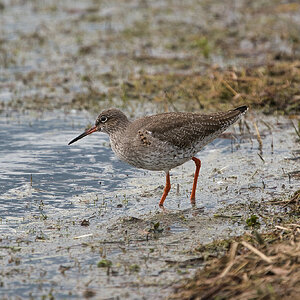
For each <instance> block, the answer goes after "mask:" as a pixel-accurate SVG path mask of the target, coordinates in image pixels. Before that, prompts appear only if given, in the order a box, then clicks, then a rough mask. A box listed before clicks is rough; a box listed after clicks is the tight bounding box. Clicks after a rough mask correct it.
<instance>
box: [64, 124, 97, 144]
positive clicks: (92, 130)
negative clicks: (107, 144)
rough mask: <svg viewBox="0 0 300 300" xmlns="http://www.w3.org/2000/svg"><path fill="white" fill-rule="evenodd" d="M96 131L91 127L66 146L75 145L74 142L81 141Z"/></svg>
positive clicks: (95, 128)
mask: <svg viewBox="0 0 300 300" xmlns="http://www.w3.org/2000/svg"><path fill="white" fill-rule="evenodd" d="M96 131H98V129H97V127H96V126H93V127H92V128H90V129H88V130H87V131H85V132H84V133H82V134H81V135H79V136H78V137H76V138H75V139H73V140H72V141H71V142H70V143H69V144H68V145H71V144H73V143H75V142H76V141H78V140H80V139H82V138H83V137H85V136H87V135H89V134H91V133H93V132H96Z"/></svg>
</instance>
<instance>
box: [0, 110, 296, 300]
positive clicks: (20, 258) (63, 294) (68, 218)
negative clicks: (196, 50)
mask: <svg viewBox="0 0 300 300" xmlns="http://www.w3.org/2000/svg"><path fill="white" fill-rule="evenodd" d="M253 117H254V120H256V122H257V124H258V127H259V130H260V134H261V136H262V140H263V151H262V154H261V157H262V158H260V156H259V155H258V153H259V150H258V142H257V140H256V138H255V135H254V133H255V131H254V129H253V125H252V122H251V120H250V118H249V119H246V120H247V123H248V125H249V126H250V132H246V131H245V126H244V127H243V126H242V127H243V128H244V130H243V132H242V133H240V130H239V126H238V125H235V126H234V127H232V128H231V129H230V130H229V132H232V133H233V135H234V137H235V138H234V139H229V138H219V139H217V140H215V141H214V142H213V143H211V144H210V145H208V146H207V147H206V148H205V149H204V150H203V151H202V152H201V153H200V154H199V157H200V158H201V160H202V168H201V172H200V177H199V185H198V189H197V206H198V207H199V208H200V209H198V210H197V209H191V208H190V203H189V194H190V190H191V187H192V182H193V172H194V164H193V162H188V163H186V164H184V165H183V166H181V167H178V168H176V169H174V170H172V172H171V174H172V176H171V184H172V189H171V192H170V194H169V196H168V198H167V200H166V202H165V206H166V208H167V209H168V210H169V214H166V215H164V214H162V213H161V212H160V210H159V208H158V206H157V204H158V201H159V199H160V196H161V193H162V190H163V185H164V180H165V178H164V174H163V173H162V172H148V171H144V170H137V169H135V168H133V167H131V166H129V165H127V164H125V163H123V162H121V161H119V160H118V159H117V158H116V157H115V156H114V154H113V153H112V151H111V149H110V147H109V140H108V137H107V136H106V135H104V134H98V133H96V134H93V135H91V136H89V137H85V138H84V139H82V140H80V141H78V142H77V143H75V144H73V145H71V146H68V145H67V143H68V142H69V141H70V140H71V139H72V138H74V137H75V136H77V135H78V134H79V133H81V132H82V131H83V130H84V128H85V127H86V125H87V124H89V123H92V122H93V119H94V118H95V116H91V115H89V114H88V113H84V112H80V113H79V112H75V111H74V112H71V113H70V114H68V115H64V114H63V113H61V112H53V113H46V114H43V115H18V114H14V113H12V114H10V115H9V116H5V115H1V117H0V127H1V128H2V129H4V130H1V133H0V135H1V136H0V140H1V145H0V153H1V157H0V163H1V170H0V215H1V224H0V234H1V248H0V257H1V258H2V259H1V260H0V265H1V269H2V271H1V272H2V282H3V286H2V287H1V290H0V292H1V293H2V294H3V295H6V296H7V297H9V296H20V297H29V296H30V295H32V296H33V297H37V296H38V297H40V295H48V294H51V293H52V292H53V294H54V295H55V297H56V298H80V297H82V295H83V293H84V292H85V291H86V290H87V289H92V290H93V291H94V292H96V294H98V296H99V295H100V294H101V296H103V298H104V299H106V298H109V297H116V296H120V297H125V296H126V297H128V298H130V299H135V298H139V297H141V295H145V297H148V298H149V297H156V298H159V297H163V296H164V295H165V294H167V293H168V291H169V290H168V288H167V286H168V284H169V283H171V282H173V281H174V280H177V279H178V278H180V276H183V275H184V274H185V272H189V273H190V272H193V270H195V268H196V267H197V266H199V264H196V265H195V266H190V267H188V269H185V271H184V272H182V275H179V273H178V268H181V267H178V262H180V261H182V263H183V264H184V261H186V260H187V259H190V258H194V257H195V255H191V254H190V253H189V252H187V249H193V247H196V246H197V245H199V244H201V243H207V242H211V241H213V240H214V239H216V238H222V237H224V236H225V237H226V236H229V235H235V234H241V233H242V232H244V230H245V228H244V223H243V222H235V223H234V224H233V223H232V222H228V221H226V220H225V221H224V220H221V221H219V220H216V219H213V218H212V216H213V215H214V214H215V213H218V210H219V209H222V208H224V207H226V206H227V205H228V204H237V203H244V204H247V205H250V204H251V202H252V201H262V200H263V201H266V200H270V199H273V198H274V197H280V196H281V195H282V194H283V193H284V194H286V193H289V192H293V191H295V190H296V189H297V188H299V180H296V179H294V178H291V177H289V176H288V173H289V172H292V171H295V170H297V166H296V165H295V161H294V160H291V159H290V158H294V157H295V154H294V153H295V152H294V150H296V149H297V140H296V135H295V133H294V129H293V127H292V126H291V121H290V120H289V119H285V118H280V119H275V118H266V117H264V121H265V122H267V124H268V126H269V127H270V128H272V129H271V130H269V129H268V128H267V126H265V125H264V123H262V122H261V121H259V120H260V119H261V118H256V117H255V116H253ZM226 137H228V135H226ZM272 144H273V146H271V145H272ZM262 159H263V160H264V161H263V160H262ZM31 179H32V180H31ZM227 213H228V214H233V212H231V211H230V210H228V211H227ZM237 213H238V215H239V216H243V215H244V214H245V211H238V212H237ZM83 220H88V221H89V226H81V222H82V221H83ZM155 222H160V226H161V227H162V229H163V232H162V233H159V232H158V234H157V236H156V237H155V238H150V240H148V238H146V235H145V231H147V230H149V228H152V226H153V223H155ZM151 224H152V225H151ZM151 249H152V250H151ZM103 258H108V259H110V260H111V261H112V264H113V265H112V269H110V268H109V269H107V268H104V269H103V268H97V262H98V261H99V260H101V259H103ZM169 261H176V262H177V265H176V266H173V265H172V264H171V265H170V262H169ZM132 265H138V266H139V270H138V271H137V272H135V271H134V267H132ZM179 265H180V264H179ZM21 279H22V281H20V280H21ZM100 283H101V284H100ZM136 286H138V287H139V288H138V289H136V288H135V287H136ZM74 287H75V288H74ZM162 287H163V291H162V290H161V289H162ZM99 293H100V294H99Z"/></svg>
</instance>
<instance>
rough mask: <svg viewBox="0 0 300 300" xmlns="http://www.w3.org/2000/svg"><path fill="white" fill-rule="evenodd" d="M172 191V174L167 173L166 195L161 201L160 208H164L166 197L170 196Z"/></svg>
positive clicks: (164, 194)
mask: <svg viewBox="0 0 300 300" xmlns="http://www.w3.org/2000/svg"><path fill="white" fill-rule="evenodd" d="M170 189H171V182H170V174H169V172H166V186H165V189H164V193H163V195H162V197H161V199H160V201H159V207H160V208H164V201H165V200H166V197H167V196H168V193H169V191H170Z"/></svg>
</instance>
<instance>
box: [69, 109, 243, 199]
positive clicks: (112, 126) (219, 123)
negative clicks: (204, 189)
mask: <svg viewBox="0 0 300 300" xmlns="http://www.w3.org/2000/svg"><path fill="white" fill-rule="evenodd" d="M246 110H247V107H246V106H241V107H238V108H236V109H233V110H229V111H227V112H219V113H213V114H200V113H187V112H170V113H162V114H157V115H152V116H146V117H143V118H140V119H137V120H135V121H129V120H128V119H127V117H126V116H125V114H124V113H123V112H121V111H120V110H118V109H115V108H111V109H107V110H104V111H103V112H102V113H101V114H100V115H99V116H98V118H97V120H96V123H95V126H94V127H92V128H91V129H90V130H88V131H86V132H85V133H83V134H82V135H80V136H78V137H77V138H75V139H74V140H72V141H71V142H70V143H69V144H71V143H73V142H75V141H77V140H78V139H80V138H82V137H84V136H86V135H88V134H90V133H93V132H95V131H101V132H105V133H107V134H108V135H109V138H110V142H111V147H112V150H113V151H114V153H115V154H116V155H117V156H118V157H119V158H120V159H121V160H123V161H125V162H127V163H129V164H131V165H133V166H135V167H137V168H142V169H147V170H153V171H160V170H162V171H165V172H166V174H167V176H169V170H171V169H172V168H175V167H177V166H179V165H181V164H183V163H185V162H186V161H188V160H190V159H193V160H194V161H195V163H196V166H197V163H198V162H196V161H199V164H200V160H198V159H196V158H195V159H194V158H193V157H194V156H195V155H196V154H197V153H198V152H199V151H200V150H201V149H202V148H203V147H204V146H205V145H207V144H208V143H209V142H211V141H212V140H214V139H215V138H216V137H217V136H218V135H219V134H220V133H222V132H223V131H225V130H226V129H227V128H228V127H229V126H230V125H231V124H233V123H234V122H236V121H237V120H238V118H239V117H240V116H241V115H242V114H243V113H245V112H246ZM199 169H200V166H199V168H198V172H199ZM197 177H198V175H197ZM167 181H168V180H167ZM195 181H196V182H194V186H193V191H194V188H196V184H197V178H196V176H195ZM194 192H195V191H194ZM167 193H168V191H167V192H166V194H167ZM164 194H165V193H164ZM163 201H164V199H162V200H161V202H162V203H163ZM162 203H160V204H162Z"/></svg>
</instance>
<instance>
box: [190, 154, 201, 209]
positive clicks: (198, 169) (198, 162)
mask: <svg viewBox="0 0 300 300" xmlns="http://www.w3.org/2000/svg"><path fill="white" fill-rule="evenodd" d="M192 160H193V161H194V162H195V164H196V171H195V176H194V183H193V189H192V193H191V204H192V205H195V204H196V201H195V198H196V187H197V181H198V176H199V171H200V168H201V160H200V159H198V158H196V157H192Z"/></svg>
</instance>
